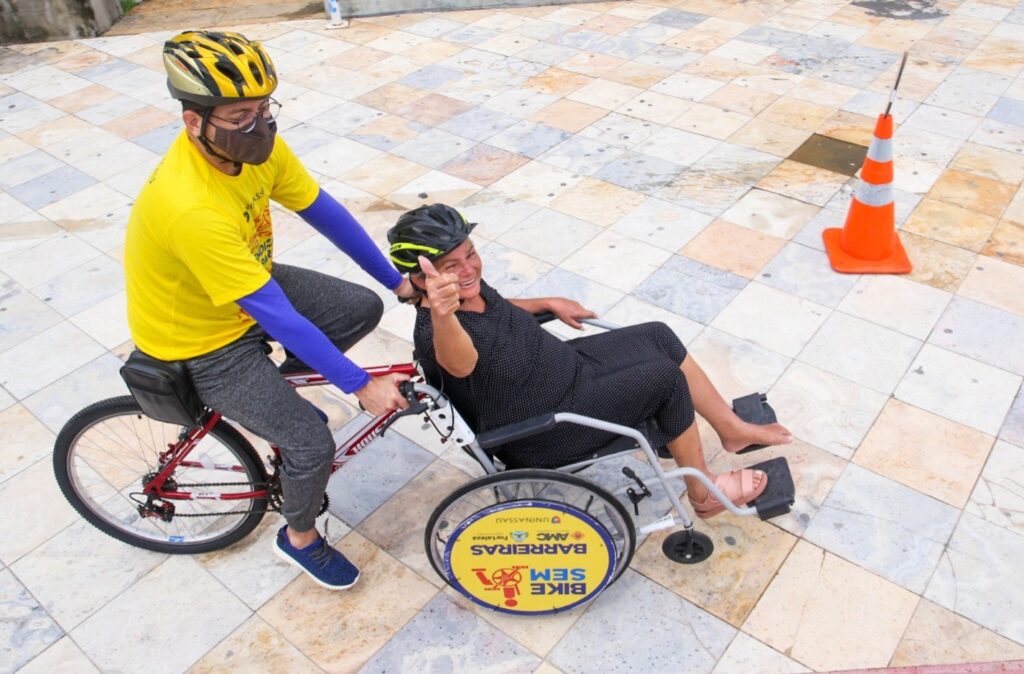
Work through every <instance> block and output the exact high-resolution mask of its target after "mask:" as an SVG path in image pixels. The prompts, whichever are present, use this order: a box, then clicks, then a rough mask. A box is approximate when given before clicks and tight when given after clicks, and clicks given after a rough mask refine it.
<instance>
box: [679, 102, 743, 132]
mask: <svg viewBox="0 0 1024 674" xmlns="http://www.w3.org/2000/svg"><path fill="white" fill-rule="evenodd" d="M750 119H751V118H750V116H749V115H744V114H742V113H739V112H727V111H725V110H722V109H721V108H716V107H714V106H713V105H705V104H703V103H694V104H693V105H691V106H690V109H689V110H687V111H686V112H684V113H683V114H681V115H680V116H679V117H677V118H676V119H674V120H673V121H672V122H671V123H670V126H672V127H675V128H677V129H682V130H684V131H691V132H693V133H699V134H701V135H703V136H708V137H710V138H718V139H720V140H724V139H726V138H728V137H729V136H731V135H732V134H734V133H735V132H736V131H737V130H739V129H740V128H742V127H743V125H745V124H746V123H747V122H749V121H750Z"/></svg>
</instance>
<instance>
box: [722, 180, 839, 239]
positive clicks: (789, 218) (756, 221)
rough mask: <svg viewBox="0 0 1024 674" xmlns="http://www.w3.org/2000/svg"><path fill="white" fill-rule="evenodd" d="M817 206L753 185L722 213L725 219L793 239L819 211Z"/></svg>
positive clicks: (779, 236) (769, 233) (777, 236)
mask: <svg viewBox="0 0 1024 674" xmlns="http://www.w3.org/2000/svg"><path fill="white" fill-rule="evenodd" d="M818 210H819V209H818V207H817V206H813V205H811V204H806V203H803V202H800V201H797V200H796V199H791V198H789V197H786V196H782V195H781V194H775V193H774V192H767V191H765V190H759V189H753V190H750V191H749V192H747V193H746V194H745V195H743V197H742V198H741V199H740V200H739V201H737V202H736V204H735V205H734V206H733V207H732V208H730V209H729V210H727V211H726V212H725V213H723V214H722V219H723V220H727V221H729V222H731V223H733V224H736V225H741V226H743V227H747V228H750V229H752V230H754V231H758V232H762V233H764V234H768V235H771V236H774V237H776V238H780V239H791V238H792V237H793V235H794V234H796V233H797V232H799V231H800V230H801V229H803V227H804V225H806V224H807V223H808V222H810V220H811V218H813V217H814V216H815V215H816V214H817V213H818Z"/></svg>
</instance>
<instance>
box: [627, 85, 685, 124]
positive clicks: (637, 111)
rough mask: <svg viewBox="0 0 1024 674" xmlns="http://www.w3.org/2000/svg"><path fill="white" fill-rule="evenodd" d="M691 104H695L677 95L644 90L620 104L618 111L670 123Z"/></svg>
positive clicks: (659, 122)
mask: <svg viewBox="0 0 1024 674" xmlns="http://www.w3.org/2000/svg"><path fill="white" fill-rule="evenodd" d="M691 105H693V104H692V103H690V102H689V101H684V100H683V99H681V98H676V97H675V96H669V95H668V94H659V93H657V92H655V91H643V92H641V93H639V94H637V95H636V96H635V97H633V98H632V99H630V100H628V101H626V102H625V103H623V104H622V105H620V106H619V108H618V109H617V110H616V112H620V113H622V114H624V115H629V116H630V117H638V118H640V119H644V120H647V121H649V122H654V123H655V124H668V123H669V122H671V121H672V120H674V119H676V118H677V117H679V116H680V115H681V114H683V112H685V111H686V110H689V109H690V106H691Z"/></svg>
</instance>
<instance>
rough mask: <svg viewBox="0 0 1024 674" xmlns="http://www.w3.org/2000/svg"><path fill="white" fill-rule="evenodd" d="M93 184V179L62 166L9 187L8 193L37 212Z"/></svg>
mask: <svg viewBox="0 0 1024 674" xmlns="http://www.w3.org/2000/svg"><path fill="white" fill-rule="evenodd" d="M95 183H96V179H95V178H92V177H91V176H89V175H86V174H85V173H82V172H81V171H79V170H78V169H76V168H73V167H71V166H63V167H62V168H58V169H55V170H53V171H50V172H49V173H44V174H43V175H41V176H39V177H37V178H33V179H32V180H28V181H26V182H23V183H21V184H20V185H16V186H14V187H11V188H10V189H9V190H8V192H9V193H10V195H11V196H12V197H14V198H15V199H17V200H18V201H20V202H21V203H23V204H25V205H26V206H28V207H29V208H32V209H35V210H37V211H38V210H39V209H40V208H43V207H44V206H49V205H50V204H52V203H54V202H55V201H60V200H61V199H63V198H64V197H68V196H71V195H72V194H74V193H75V192H80V191H81V190H84V189H85V188H86V187H89V186H90V185H94V184H95Z"/></svg>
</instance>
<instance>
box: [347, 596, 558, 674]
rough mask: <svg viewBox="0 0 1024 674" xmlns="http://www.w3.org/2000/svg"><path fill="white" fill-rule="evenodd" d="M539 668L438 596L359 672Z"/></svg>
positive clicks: (530, 655)
mask: <svg viewBox="0 0 1024 674" xmlns="http://www.w3.org/2000/svg"><path fill="white" fill-rule="evenodd" d="M539 664H540V658H538V657H537V656H536V655H534V654H533V653H531V652H530V651H528V650H527V649H525V648H524V647H522V646H521V645H519V644H517V643H516V642H514V641H512V639H510V638H509V637H507V636H505V634H503V633H502V632H500V631H499V630H497V629H495V628H494V627H491V626H490V625H488V624H487V623H486V622H485V621H484V620H482V619H481V618H478V617H477V616H475V615H474V614H473V613H472V612H470V611H467V610H466V609H464V608H462V607H460V606H458V605H457V604H456V603H455V602H454V601H453V600H452V599H451V598H449V597H448V596H447V595H445V594H444V593H439V594H438V595H437V596H436V597H434V598H433V599H431V600H430V602H429V603H428V604H427V605H426V606H425V607H424V608H423V609H422V610H421V611H420V612H419V613H417V614H416V617H415V618H413V619H412V620H410V621H409V623H408V624H407V625H406V626H405V627H403V628H402V630H401V631H400V632H398V634H396V635H395V636H394V637H392V638H391V640H390V641H389V642H388V643H387V645H385V646H384V647H383V648H381V649H380V650H379V651H377V653H376V654H375V655H374V656H373V657H372V658H370V660H369V661H368V662H367V663H366V664H365V665H364V666H363V667H362V668H361V669H360V670H359V671H360V672H361V673H362V674H372V673H377V672H380V673H384V672H437V673H438V674H442V673H445V674H447V673H451V674H455V673H457V672H493V673H494V674H504V673H508V674H512V673H513V672H516V673H518V672H523V673H524V674H525V673H526V672H532V671H533V670H535V669H536V668H537V666H538V665H539Z"/></svg>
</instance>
